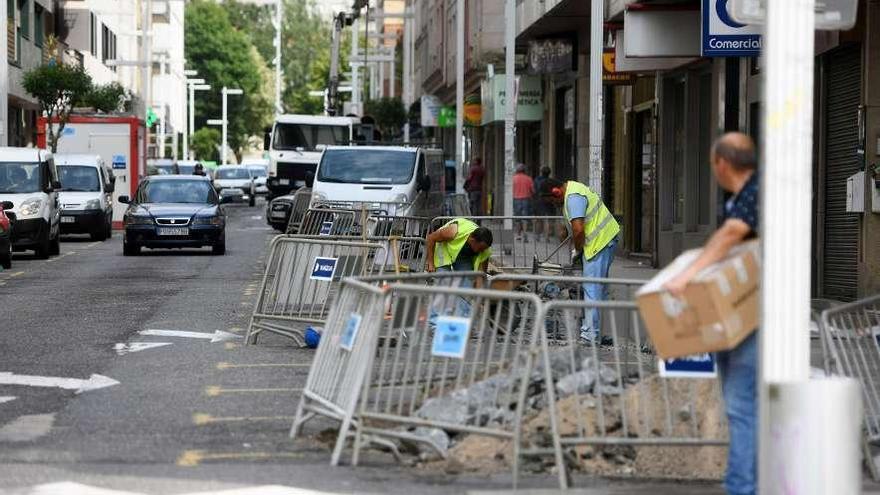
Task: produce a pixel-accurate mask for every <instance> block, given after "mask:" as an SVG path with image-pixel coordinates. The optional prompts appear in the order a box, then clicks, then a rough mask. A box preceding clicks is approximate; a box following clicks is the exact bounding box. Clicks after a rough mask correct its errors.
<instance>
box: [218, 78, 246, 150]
mask: <svg viewBox="0 0 880 495" xmlns="http://www.w3.org/2000/svg"><path fill="white" fill-rule="evenodd" d="M220 92H221V94H222V95H223V118H222V121H223V123H222V124H221V125H222V134H223V138H222V139H223V143H222V145H221V146H222V147H221V148H220V162H221V163H222V164H223V165H226V164H228V163H229V162H228V154H229V153H228V150H229V143H228V141H227V139H228V127H229V112H228V111H227V100H228V96H229V95H233V96H235V95H242V94H244V91H243V90H241V89H237V88H236V89H230V88H227V87H226V86H223V89H222V90H221V91H220Z"/></svg>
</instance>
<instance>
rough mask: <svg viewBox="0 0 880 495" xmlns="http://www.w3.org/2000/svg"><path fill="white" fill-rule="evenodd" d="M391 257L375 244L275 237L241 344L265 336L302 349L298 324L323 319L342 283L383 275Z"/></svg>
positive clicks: (301, 337) (249, 342) (386, 251)
mask: <svg viewBox="0 0 880 495" xmlns="http://www.w3.org/2000/svg"><path fill="white" fill-rule="evenodd" d="M392 256H393V255H392V253H390V252H389V251H388V250H387V248H385V247H383V246H382V245H381V244H379V243H375V242H363V241H354V240H338V239H314V238H312V239H308V238H297V237H293V236H277V237H276V238H275V239H273V240H272V242H271V243H270V245H269V259H268V260H267V262H266V271H265V273H264V274H263V280H262V283H261V284H260V292H259V294H258V295H257V301H256V304H255V306H254V312H253V315H252V316H251V320H250V324H249V325H248V332H247V337H246V340H245V341H246V343H247V344H255V343H256V342H257V338H258V337H259V335H260V334H261V333H262V332H271V333H276V334H279V335H283V336H286V337H290V338H292V339H294V340H295V341H296V342H298V343H299V344H300V345H302V344H304V340H303V332H304V328H301V326H302V324H306V323H322V322H323V321H324V320H325V319H326V318H327V314H328V312H329V309H330V305H331V302H332V301H333V298H334V297H335V295H336V292H337V291H338V286H339V282H340V281H341V280H342V278H344V277H347V276H367V275H375V274H380V273H383V272H384V270H385V268H386V266H388V265H389V263H393V261H390V260H392V259H393V258H392Z"/></svg>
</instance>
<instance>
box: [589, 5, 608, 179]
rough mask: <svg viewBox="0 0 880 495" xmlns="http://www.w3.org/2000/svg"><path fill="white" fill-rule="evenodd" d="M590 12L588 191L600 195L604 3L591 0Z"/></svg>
mask: <svg viewBox="0 0 880 495" xmlns="http://www.w3.org/2000/svg"><path fill="white" fill-rule="evenodd" d="M592 4H593V8H592V10H591V11H590V99H589V103H590V182H589V184H590V189H592V190H593V192H595V193H596V194H598V195H600V196H601V195H602V135H603V130H604V129H603V124H602V111H603V106H604V104H603V101H602V100H603V99H602V51H603V50H602V49H603V47H604V43H603V39H602V38H603V36H602V34H603V31H604V29H605V1H604V0H593V2H592Z"/></svg>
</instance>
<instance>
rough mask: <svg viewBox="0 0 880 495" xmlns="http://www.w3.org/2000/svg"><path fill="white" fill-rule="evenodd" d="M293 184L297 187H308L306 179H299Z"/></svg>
mask: <svg viewBox="0 0 880 495" xmlns="http://www.w3.org/2000/svg"><path fill="white" fill-rule="evenodd" d="M293 185H294V186H296V187H306V181H304V180H298V181H296V182H294V183H293Z"/></svg>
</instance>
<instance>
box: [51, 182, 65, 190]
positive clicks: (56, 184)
mask: <svg viewBox="0 0 880 495" xmlns="http://www.w3.org/2000/svg"><path fill="white" fill-rule="evenodd" d="M61 188H62V186H61V183H60V182H58V181H57V180H53V181H52V183H51V184H50V189H51V190H52V191H60V190H61ZM50 192H51V191H50Z"/></svg>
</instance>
